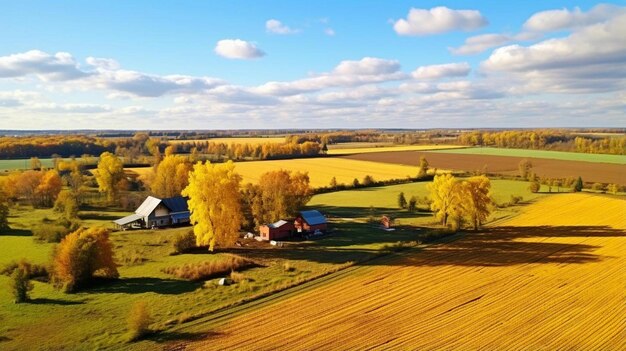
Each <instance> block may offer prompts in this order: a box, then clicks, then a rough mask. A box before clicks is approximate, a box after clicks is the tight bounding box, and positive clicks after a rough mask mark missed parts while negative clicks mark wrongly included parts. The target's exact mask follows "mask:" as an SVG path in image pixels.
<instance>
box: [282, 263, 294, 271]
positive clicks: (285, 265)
mask: <svg viewBox="0 0 626 351" xmlns="http://www.w3.org/2000/svg"><path fill="white" fill-rule="evenodd" d="M283 270H284V271H285V272H293V271H295V270H296V267H294V266H292V265H291V263H289V262H285V263H283Z"/></svg>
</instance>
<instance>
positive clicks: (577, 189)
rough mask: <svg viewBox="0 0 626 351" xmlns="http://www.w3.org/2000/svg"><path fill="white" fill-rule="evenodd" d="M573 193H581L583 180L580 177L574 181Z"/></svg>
mask: <svg viewBox="0 0 626 351" xmlns="http://www.w3.org/2000/svg"><path fill="white" fill-rule="evenodd" d="M574 191H575V192H580V191H583V179H582V178H581V177H580V176H579V177H578V179H576V182H575V183H574Z"/></svg>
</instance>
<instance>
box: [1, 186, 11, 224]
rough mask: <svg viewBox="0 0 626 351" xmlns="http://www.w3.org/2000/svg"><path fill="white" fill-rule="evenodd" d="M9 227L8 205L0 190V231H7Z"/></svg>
mask: <svg viewBox="0 0 626 351" xmlns="http://www.w3.org/2000/svg"><path fill="white" fill-rule="evenodd" d="M8 229H10V227H9V204H8V202H7V199H6V197H5V196H4V193H3V192H2V189H0V231H4V230H8Z"/></svg>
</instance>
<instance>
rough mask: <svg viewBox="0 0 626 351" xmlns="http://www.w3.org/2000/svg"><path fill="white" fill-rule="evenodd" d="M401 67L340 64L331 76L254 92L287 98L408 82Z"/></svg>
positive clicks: (370, 60) (370, 61)
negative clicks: (387, 83)
mask: <svg viewBox="0 0 626 351" xmlns="http://www.w3.org/2000/svg"><path fill="white" fill-rule="evenodd" d="M406 77H407V76H406V74H405V73H403V72H401V71H400V63H399V62H398V61H396V60H387V59H381V58H375V57H364V58H363V59H361V60H358V61H353V60H346V61H341V62H340V63H339V64H338V65H337V66H336V67H335V68H334V69H333V71H332V72H329V73H324V74H320V75H317V76H313V77H309V78H305V79H299V80H294V81H290V82H267V83H265V84H263V85H261V86H259V87H256V88H255V89H254V90H255V91H256V92H258V93H261V94H268V95H277V96H287V95H296V94H300V93H304V92H313V91H318V90H322V89H325V88H332V87H340V86H358V85H364V84H371V83H380V82H386V81H393V80H402V79H406Z"/></svg>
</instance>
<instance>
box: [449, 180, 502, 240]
mask: <svg viewBox="0 0 626 351" xmlns="http://www.w3.org/2000/svg"><path fill="white" fill-rule="evenodd" d="M458 189H459V191H460V194H459V199H460V208H461V212H462V213H461V214H462V215H463V217H465V218H466V219H467V220H468V221H469V223H471V224H472V226H473V228H474V230H478V227H480V226H481V225H482V223H484V222H485V221H486V220H487V218H488V217H489V215H490V214H491V211H492V210H493V206H494V202H493V199H492V197H491V181H489V178H487V177H485V176H477V177H471V178H469V179H467V180H464V181H463V182H461V184H460V186H459V187H458Z"/></svg>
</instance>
